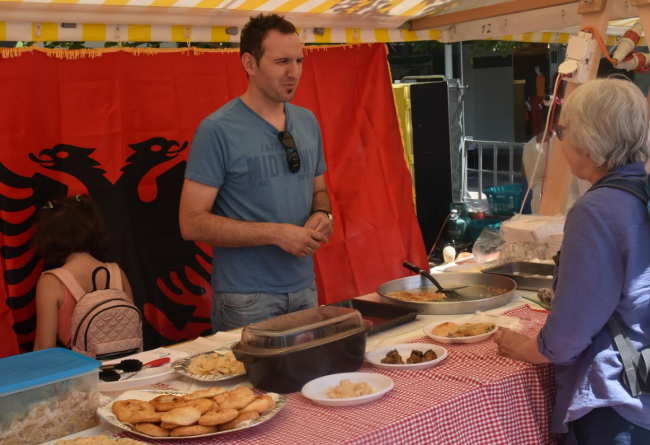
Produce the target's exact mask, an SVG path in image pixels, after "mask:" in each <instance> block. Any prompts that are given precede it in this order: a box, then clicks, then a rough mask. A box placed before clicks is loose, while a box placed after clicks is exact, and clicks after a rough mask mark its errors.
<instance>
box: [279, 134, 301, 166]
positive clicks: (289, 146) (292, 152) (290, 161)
mask: <svg viewBox="0 0 650 445" xmlns="http://www.w3.org/2000/svg"><path fill="white" fill-rule="evenodd" d="M278 139H280V142H282V145H284V148H285V150H286V151H287V165H288V166H289V171H290V172H291V173H296V172H298V171H299V170H300V156H298V147H296V141H294V140H293V136H291V133H289V132H288V131H281V132H279V133H278Z"/></svg>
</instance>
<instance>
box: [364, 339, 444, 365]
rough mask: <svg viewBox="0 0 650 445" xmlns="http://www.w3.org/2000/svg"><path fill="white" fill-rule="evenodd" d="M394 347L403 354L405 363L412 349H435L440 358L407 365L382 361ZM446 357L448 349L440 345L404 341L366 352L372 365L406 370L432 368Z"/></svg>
mask: <svg viewBox="0 0 650 445" xmlns="http://www.w3.org/2000/svg"><path fill="white" fill-rule="evenodd" d="M393 349H397V352H398V353H399V355H401V356H402V360H403V361H404V363H406V359H408V358H409V357H410V356H411V351H413V350H414V349H415V350H418V351H422V352H426V351H428V350H429V349H431V350H433V352H435V353H436V355H437V356H438V358H437V359H435V360H430V361H428V362H424V363H413V364H406V365H389V364H386V363H382V362H381V359H383V358H384V357H386V354H387V353H388V352H389V351H392V350H393ZM446 358H447V350H446V349H445V348H443V347H442V346H438V345H432V344H430V343H403V344H400V345H392V346H382V347H381V348H377V349H375V350H373V351H370V352H369V353H367V354H366V359H367V360H368V361H369V362H370V363H372V366H374V367H375V368H379V369H395V370H405V371H418V370H420V369H427V368H431V367H432V366H435V365H437V364H438V363H440V362H441V361H443V360H444V359H446Z"/></svg>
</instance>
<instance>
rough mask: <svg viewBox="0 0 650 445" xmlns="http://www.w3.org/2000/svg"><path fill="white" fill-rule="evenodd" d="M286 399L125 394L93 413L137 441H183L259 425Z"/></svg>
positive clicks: (217, 391)
mask: <svg viewBox="0 0 650 445" xmlns="http://www.w3.org/2000/svg"><path fill="white" fill-rule="evenodd" d="M286 404H287V398H286V397H284V396H281V395H278V394H275V393H267V394H258V395H256V394H255V393H254V392H253V391H252V390H251V389H250V388H246V387H239V388H235V389H232V390H230V391H228V390H227V389H225V388H218V387H214V388H209V389H202V390H199V391H195V392H193V393H189V394H188V393H185V392H180V391H127V392H125V393H124V394H122V395H120V397H118V398H117V399H115V400H114V401H112V402H111V403H109V404H107V405H105V406H103V407H100V408H99V409H98V410H97V413H98V414H99V416H100V417H101V418H102V419H104V420H105V421H106V422H108V423H110V424H111V425H115V426H116V427H118V428H121V429H123V430H125V431H128V432H130V433H133V434H137V435H139V436H141V437H147V438H156V439H182V438H188V437H200V436H216V435H218V434H226V433H229V432H231V431H237V430H241V429H245V428H251V427H254V426H257V425H260V424H262V423H264V422H266V421H268V420H270V419H271V418H273V416H275V415H276V414H277V413H278V412H279V411H280V410H281V409H282V408H284V406H285V405H286Z"/></svg>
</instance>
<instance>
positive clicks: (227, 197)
mask: <svg viewBox="0 0 650 445" xmlns="http://www.w3.org/2000/svg"><path fill="white" fill-rule="evenodd" d="M240 53H241V61H242V65H243V67H244V69H245V70H246V74H247V76H248V89H247V90H246V92H245V93H244V94H243V95H242V96H241V97H238V98H236V99H234V100H232V101H230V102H228V103H227V104H225V105H224V106H223V107H221V108H220V109H219V110H217V111H215V112H214V113H212V114H211V115H210V116H208V117H206V118H205V119H204V120H203V122H201V124H200V125H199V127H198V128H197V130H196V134H195V135H194V140H193V142H192V148H191V150H190V154H189V159H188V163H187V169H186V171H185V183H184V185H183V192H182V195H181V203H180V226H181V232H182V234H183V237H184V238H185V239H188V240H194V241H201V242H204V243H207V244H210V245H212V246H213V259H212V287H213V289H214V294H213V306H212V312H211V318H212V327H213V329H214V330H215V332H216V331H223V330H228V329H234V328H237V327H240V326H245V325H248V324H250V323H255V322H258V321H262V320H265V319H268V318H271V317H276V316H278V315H282V314H286V313H289V312H293V311H297V310H301V309H307V308H311V307H316V306H317V304H318V294H317V291H316V283H315V281H314V279H315V275H314V263H313V260H312V258H311V256H312V255H313V254H314V252H315V251H316V250H318V248H319V247H320V244H319V243H327V242H328V238H329V237H330V236H331V235H332V233H333V225H332V215H331V206H330V199H329V195H328V193H327V186H326V184H325V175H324V173H325V169H326V168H325V159H324V157H323V144H322V140H321V133H320V127H319V126H318V122H317V121H316V118H315V117H314V115H313V113H312V112H311V111H309V110H306V109H304V108H300V107H297V106H295V105H291V104H289V103H288V102H289V101H291V100H292V99H293V97H294V95H295V92H296V88H297V86H298V81H299V80H300V76H301V74H302V61H303V57H304V56H303V51H302V42H301V41H300V37H299V36H298V34H297V32H296V28H295V27H294V26H293V24H291V23H290V22H288V21H287V20H285V19H284V18H283V17H280V16H278V15H275V14H273V15H268V16H264V15H260V16H258V17H253V18H251V20H250V21H249V22H248V23H247V24H246V26H245V27H244V29H243V30H242V34H241V43H240Z"/></svg>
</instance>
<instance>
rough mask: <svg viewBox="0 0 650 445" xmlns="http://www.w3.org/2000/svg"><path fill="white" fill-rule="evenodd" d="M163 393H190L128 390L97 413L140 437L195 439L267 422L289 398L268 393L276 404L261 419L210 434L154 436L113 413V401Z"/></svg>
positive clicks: (182, 393)
mask: <svg viewBox="0 0 650 445" xmlns="http://www.w3.org/2000/svg"><path fill="white" fill-rule="evenodd" d="M163 394H171V395H182V396H184V395H186V394H188V393H187V392H181V391H127V392H125V393H124V394H122V395H121V396H119V397H118V398H117V399H115V400H113V401H112V402H111V403H109V404H107V405H104V406H102V407H99V408H97V414H99V417H101V418H102V419H104V420H105V421H106V422H108V423H110V424H111V425H114V426H116V427H118V428H120V429H123V430H124V431H128V432H129V433H133V434H136V435H138V436H140V437H146V438H148V439H152V438H153V439H155V440H178V439H195V438H199V437H209V436H218V435H220V434H228V433H232V432H233V431H239V430H243V429H246V428H252V427H254V426H257V425H261V424H262V423H264V422H266V421H267V420H269V419H271V418H273V416H275V415H276V414H277V413H278V412H279V411H280V410H281V409H282V408H284V406H285V405H286V404H287V398H286V397H284V396H281V395H279V394H275V393H268V395H269V396H271V397H273V400H275V406H274V407H273V408H272V409H270V410H268V411H266V412H264V413H263V414H261V415H260V418H259V419H255V420H251V421H250V422H245V423H243V424H242V426H240V427H238V428H235V429H233V430H228V431H218V432H216V433H208V434H199V435H198V436H179V437H152V436H149V435H147V434H144V433H141V432H140V431H138V430H136V429H135V428H134V427H132V426H131V425H130V424H128V423H123V422H120V421H119V420H118V418H117V417H116V416H115V414H114V413H113V409H112V406H113V403H114V402H116V401H118V400H127V399H135V400H143V401H149V400H151V399H154V398H156V397H158V396H160V395H163Z"/></svg>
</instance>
